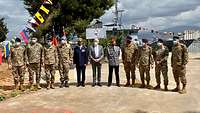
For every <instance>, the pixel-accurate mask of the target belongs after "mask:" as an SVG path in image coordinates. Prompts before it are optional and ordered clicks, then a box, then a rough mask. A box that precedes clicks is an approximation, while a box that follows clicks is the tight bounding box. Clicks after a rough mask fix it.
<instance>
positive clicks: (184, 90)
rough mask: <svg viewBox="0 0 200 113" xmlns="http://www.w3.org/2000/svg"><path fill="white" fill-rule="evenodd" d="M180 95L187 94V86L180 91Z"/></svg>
mask: <svg viewBox="0 0 200 113" xmlns="http://www.w3.org/2000/svg"><path fill="white" fill-rule="evenodd" d="M179 93H180V94H185V93H186V85H183V89H182V90H180V91H179Z"/></svg>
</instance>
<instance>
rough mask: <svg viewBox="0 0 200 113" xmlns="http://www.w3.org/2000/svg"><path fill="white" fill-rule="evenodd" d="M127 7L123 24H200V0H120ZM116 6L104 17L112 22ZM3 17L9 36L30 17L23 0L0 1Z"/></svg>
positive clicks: (152, 25) (158, 25) (20, 28)
mask: <svg viewBox="0 0 200 113" xmlns="http://www.w3.org/2000/svg"><path fill="white" fill-rule="evenodd" d="M118 4H119V8H120V9H123V10H124V13H123V14H122V23H123V24H124V25H131V24H134V25H137V26H139V27H146V28H151V29H155V30H162V29H166V28H170V27H175V26H182V25H184V26H200V0H119V3H118ZM113 11H114V7H112V8H111V9H110V10H108V11H106V13H105V14H104V15H103V16H102V17H101V19H102V21H103V22H104V23H111V22H112V18H113V16H114V15H113ZM0 17H5V19H6V23H7V25H8V29H9V31H10V34H9V35H16V34H17V35H18V34H19V32H20V30H22V29H23V28H24V26H25V24H26V23H27V20H28V19H29V18H30V15H29V13H28V12H27V11H26V9H25V8H24V5H23V2H22V0H0Z"/></svg>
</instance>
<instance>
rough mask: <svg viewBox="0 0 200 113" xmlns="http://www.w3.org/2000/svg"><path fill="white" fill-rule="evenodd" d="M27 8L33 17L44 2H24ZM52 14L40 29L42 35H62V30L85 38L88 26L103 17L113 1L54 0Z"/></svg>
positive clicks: (35, 0) (41, 0)
mask: <svg viewBox="0 0 200 113" xmlns="http://www.w3.org/2000/svg"><path fill="white" fill-rule="evenodd" d="M23 1H24V4H25V8H26V9H27V10H28V12H29V13H30V14H31V15H32V16H33V15H34V14H35V13H36V12H37V11H38V9H39V7H40V6H41V5H42V2H43V0H23ZM52 2H53V4H54V5H53V7H52V8H51V14H50V15H49V17H48V19H47V20H46V22H45V23H44V25H43V26H42V27H41V28H40V31H41V32H42V33H47V32H50V31H52V29H53V26H54V28H55V32H56V34H59V35H62V31H63V30H62V28H63V26H64V27H65V30H66V31H67V32H76V33H78V34H79V35H81V36H83V35H84V32H85V29H86V28H87V26H88V24H89V23H90V22H91V21H92V20H93V19H94V18H99V17H101V16H102V15H103V14H104V13H105V10H108V9H109V8H110V7H111V6H112V5H113V0H52Z"/></svg>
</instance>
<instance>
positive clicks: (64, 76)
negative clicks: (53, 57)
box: [58, 63, 70, 83]
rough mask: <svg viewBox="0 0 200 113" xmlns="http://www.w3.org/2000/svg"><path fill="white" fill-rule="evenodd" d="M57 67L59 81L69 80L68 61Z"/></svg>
mask: <svg viewBox="0 0 200 113" xmlns="http://www.w3.org/2000/svg"><path fill="white" fill-rule="evenodd" d="M58 67H59V73H60V81H61V82H62V83H64V82H68V81H69V76H68V74H69V69H70V65H69V63H63V64H60V65H59V66H58Z"/></svg>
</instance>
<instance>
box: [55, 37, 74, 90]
mask: <svg viewBox="0 0 200 113" xmlns="http://www.w3.org/2000/svg"><path fill="white" fill-rule="evenodd" d="M58 58H59V64H58V67H59V72H60V81H61V86H60V87H61V88H62V87H63V86H65V87H69V85H68V81H69V77H68V73H69V70H70V65H71V64H72V63H73V51H72V48H71V46H70V44H68V43H66V40H65V39H61V44H60V45H59V46H58Z"/></svg>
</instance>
